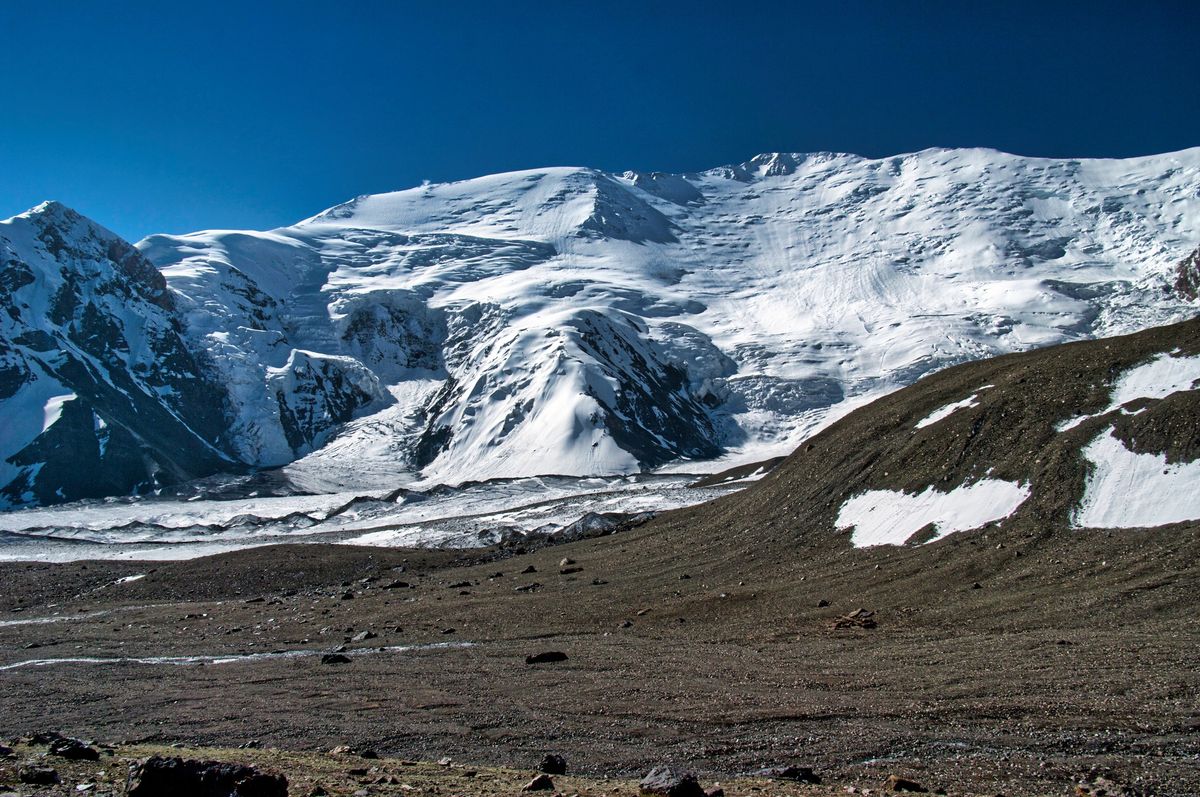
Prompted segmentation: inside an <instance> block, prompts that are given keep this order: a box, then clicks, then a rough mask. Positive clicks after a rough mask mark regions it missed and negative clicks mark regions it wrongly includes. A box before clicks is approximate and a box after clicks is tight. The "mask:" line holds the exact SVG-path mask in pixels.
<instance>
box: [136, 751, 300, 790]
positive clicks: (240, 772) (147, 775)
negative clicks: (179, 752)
mask: <svg viewBox="0 0 1200 797" xmlns="http://www.w3.org/2000/svg"><path fill="white" fill-rule="evenodd" d="M127 786H128V788H127V794H128V797H158V795H164V794H169V795H171V797H287V793H288V783H287V778H285V777H284V776H283V775H279V774H276V773H274V772H262V771H260V770H258V769H255V768H254V767H251V766H246V765H245V764H228V763H224V762H220V761H195V760H185V759H182V758H163V757H161V756H153V757H151V758H147V759H145V760H144V761H140V762H138V763H136V764H132V765H130V767H129V780H128V783H127Z"/></svg>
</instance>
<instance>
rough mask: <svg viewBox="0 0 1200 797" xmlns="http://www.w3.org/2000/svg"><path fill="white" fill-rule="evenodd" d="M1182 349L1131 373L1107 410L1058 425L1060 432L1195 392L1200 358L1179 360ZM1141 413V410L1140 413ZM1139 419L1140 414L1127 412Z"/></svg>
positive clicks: (1125, 375)
mask: <svg viewBox="0 0 1200 797" xmlns="http://www.w3.org/2000/svg"><path fill="white" fill-rule="evenodd" d="M1178 354H1179V349H1174V350H1173V351H1171V352H1170V353H1169V354H1167V353H1163V354H1160V355H1158V356H1157V357H1155V358H1154V359H1152V360H1150V361H1149V362H1145V363H1142V364H1141V365H1136V366H1134V367H1133V368H1130V369H1128V370H1127V371H1125V372H1124V373H1123V374H1121V377H1120V378H1119V379H1118V380H1117V383H1116V384H1115V385H1113V388H1112V392H1111V394H1110V397H1111V398H1110V401H1109V404H1108V406H1107V407H1105V408H1104V409H1103V410H1101V411H1100V412H1097V413H1093V414H1091V415H1077V416H1075V417H1074V418H1068V419H1067V420H1065V421H1062V422H1060V423H1058V424H1056V425H1055V427H1054V429H1055V430H1056V431H1058V432H1068V431H1070V430H1071V429H1074V428H1075V427H1076V426H1078V425H1079V424H1081V423H1083V422H1084V421H1089V420H1091V419H1092V418H1099V417H1100V416H1101V415H1105V414H1107V413H1110V412H1112V411H1113V410H1115V409H1119V408H1120V407H1122V406H1124V405H1125V404H1128V403H1129V402H1131V401H1136V400H1138V399H1161V398H1166V397H1167V396H1169V395H1171V394H1172V393H1178V392H1179V391H1181V390H1192V389H1193V387H1194V386H1195V384H1196V382H1197V381H1200V355H1196V356H1192V357H1180V356H1178ZM1139 412H1140V410H1139ZM1126 414H1127V415H1137V412H1126Z"/></svg>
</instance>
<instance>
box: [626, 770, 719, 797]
mask: <svg viewBox="0 0 1200 797" xmlns="http://www.w3.org/2000/svg"><path fill="white" fill-rule="evenodd" d="M638 785H639V787H640V788H641V791H642V794H657V795H662V797H704V789H702V788H700V783H699V781H697V780H696V776H695V775H693V774H692V773H691V772H679V771H677V770H675V769H672V768H671V767H655V768H654V769H652V770H650V774H648V775H646V777H644V778H642V782H641V783H640V784H638Z"/></svg>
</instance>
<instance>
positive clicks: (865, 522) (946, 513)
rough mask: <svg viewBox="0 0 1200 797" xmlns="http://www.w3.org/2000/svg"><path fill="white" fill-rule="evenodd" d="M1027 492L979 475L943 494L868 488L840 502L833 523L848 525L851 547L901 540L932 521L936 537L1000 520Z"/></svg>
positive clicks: (1014, 508)
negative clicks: (850, 531) (973, 480)
mask: <svg viewBox="0 0 1200 797" xmlns="http://www.w3.org/2000/svg"><path fill="white" fill-rule="evenodd" d="M1028 497H1029V487H1028V485H1024V484H1017V483H1015V482H1006V481H1001V480H999V479H982V480H980V481H978V482H976V483H974V484H969V485H968V484H964V485H962V486H961V487H957V488H955V489H954V490H951V491H950V492H948V493H942V492H938V491H937V490H935V489H934V488H933V487H929V488H928V489H926V490H925V491H924V492H922V493H918V494H916V495H912V494H910V493H904V492H897V491H895V490H869V491H867V492H865V493H862V494H861V495H856V496H854V497H853V498H851V499H849V500H848V501H846V502H845V503H844V504H842V508H841V511H839V512H838V518H837V527H838V528H839V529H848V528H851V527H853V529H854V533H853V534H852V535H851V537H850V542H851V543H853V545H854V547H856V548H869V547H871V546H873V545H903V544H904V543H905V541H907V540H908V538H909V537H911V536H912V535H914V534H916V533H917V532H918V531H920V530H921V529H923V528H925V527H926V526H928V525H929V524H930V523H932V524H933V525H934V526H935V527H936V528H937V535H936V536H935V537H933V539H931V540H929V542H933V541H934V540H940V539H942V538H943V537H946V536H948V535H950V534H953V533H955V532H957V531H968V530H970V529H976V528H979V527H980V526H982V525H984V524H985V523H990V522H992V521H995V520H1002V519H1004V518H1006V517H1008V516H1009V515H1011V514H1012V513H1013V512H1015V511H1017V508H1018V507H1019V506H1021V504H1022V503H1024V501H1025V499H1026V498H1028Z"/></svg>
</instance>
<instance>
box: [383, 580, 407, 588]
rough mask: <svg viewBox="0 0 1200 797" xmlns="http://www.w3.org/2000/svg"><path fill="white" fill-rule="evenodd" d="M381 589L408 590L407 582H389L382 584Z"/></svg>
mask: <svg viewBox="0 0 1200 797" xmlns="http://www.w3.org/2000/svg"><path fill="white" fill-rule="evenodd" d="M382 588H383V589H408V582H407V581H389V582H388V583H386V584H384V585H383V587H382Z"/></svg>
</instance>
